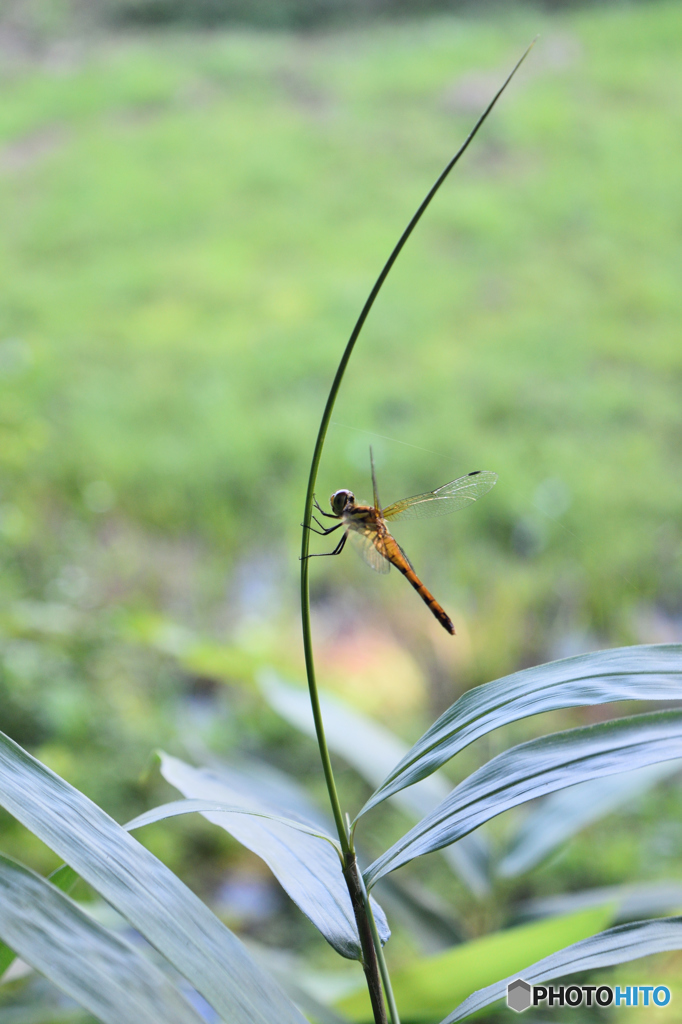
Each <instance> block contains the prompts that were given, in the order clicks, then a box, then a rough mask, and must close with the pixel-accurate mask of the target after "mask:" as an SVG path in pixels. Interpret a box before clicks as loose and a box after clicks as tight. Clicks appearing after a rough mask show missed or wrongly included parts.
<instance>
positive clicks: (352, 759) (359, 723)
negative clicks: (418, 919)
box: [258, 672, 490, 896]
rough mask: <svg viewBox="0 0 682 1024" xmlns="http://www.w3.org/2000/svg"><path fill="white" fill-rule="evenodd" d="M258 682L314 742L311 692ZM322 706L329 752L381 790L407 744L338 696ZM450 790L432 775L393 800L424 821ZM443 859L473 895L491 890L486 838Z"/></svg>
mask: <svg viewBox="0 0 682 1024" xmlns="http://www.w3.org/2000/svg"><path fill="white" fill-rule="evenodd" d="M258 681H259V683H260V687H261V690H262V691H263V694H264V696H265V697H266V699H267V700H268V702H269V703H270V704H271V706H272V707H273V708H274V709H275V711H277V712H278V713H279V714H280V715H281V716H282V718H284V719H285V720H286V721H287V722H289V723H290V725H293V726H294V728H296V729H300V731H301V732H303V733H306V734H307V735H308V736H311V737H312V738H313V739H314V738H315V723H314V721H313V715H312V711H311V709H310V699H309V697H308V693H307V691H306V690H303V689H301V688H299V687H295V686H290V685H288V684H287V683H284V682H282V680H281V679H279V678H278V677H277V676H276V675H275V674H274V672H267V673H266V672H263V673H261V674H260V675H259V677H258ZM320 707H321V709H322V716H323V718H324V728H325V735H326V738H327V744H328V746H329V749H330V750H332V751H333V752H334V753H335V754H339V755H340V756H341V757H342V758H343V759H344V760H345V761H347V762H348V764H350V765H352V766H353V768H355V770H356V771H357V772H358V773H359V774H360V775H361V776H362V777H363V778H364V779H365V780H366V781H367V782H369V784H370V785H371V786H376V785H377V783H379V782H380V781H381V780H382V779H383V778H384V776H385V775H386V772H387V771H389V769H390V768H392V767H393V765H395V764H396V763H397V762H398V761H399V760H400V759H401V758H402V757H404V756H405V754H406V752H407V744H406V743H403V742H402V740H399V739H398V737H397V736H395V735H394V734H393V733H392V732H390V731H389V730H388V729H386V728H385V727H384V726H382V725H379V724H378V723H377V722H374V721H373V720H372V719H371V718H368V717H367V716H366V715H363V714H361V713H360V712H359V711H356V710H355V709H354V708H351V707H349V706H348V705H347V704H345V703H344V702H343V701H341V700H339V698H338V697H331V696H329V694H325V693H322V694H320ZM451 788H452V783H451V782H450V781H449V779H447V778H445V776H442V775H433V776H432V777H431V778H429V779H425V780H424V781H423V782H421V783H420V784H419V785H418V786H413V787H412V788H411V789H410V790H409V792H406V793H397V794H396V795H395V796H394V797H393V801H394V803H395V804H396V806H398V807H399V808H400V809H401V810H402V811H403V813H405V814H406V815H407V816H408V817H410V818H412V819H415V818H416V819H417V820H419V818H421V817H423V816H424V815H425V814H428V812H429V811H431V810H432V809H433V808H434V807H437V806H438V804H439V803H441V801H442V800H444V799H445V798H446V796H447V795H448V793H449V792H450V789H451ZM444 855H445V857H446V858H447V860H448V862H449V863H450V865H451V867H453V868H454V870H455V871H456V872H457V874H458V875H459V876H460V877H461V879H462V880H463V881H464V882H465V883H466V884H467V885H468V886H469V888H470V889H471V891H472V892H474V893H475V894H476V895H478V896H483V895H484V894H485V893H487V892H488V891H489V888H490V885H489V881H488V875H487V870H488V853H487V849H486V846H485V844H484V842H483V840H482V839H481V838H479V837H478V836H471V837H470V838H469V839H468V840H465V841H464V842H461V843H458V845H457V846H455V847H452V849H449V850H446V851H444Z"/></svg>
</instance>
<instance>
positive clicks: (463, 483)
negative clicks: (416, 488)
mask: <svg viewBox="0 0 682 1024" xmlns="http://www.w3.org/2000/svg"><path fill="white" fill-rule="evenodd" d="M496 483H497V473H491V472H489V471H488V470H487V469H483V470H477V471H476V472H474V473H469V474H467V476H461V477H460V478H459V479H458V480H451V481H450V483H449V484H443V486H442V487H437V488H436V490H435V491H427V492H426V494H415V495H413V496H412V497H411V498H403V500H402V501H396V502H394V503H393V505H389V506H388V508H385V509H383V510H382V513H381V514H382V516H383V518H384V519H428V518H430V517H431V516H444V515H447V514H448V513H449V512H456V511H457V510H458V509H460V508H464V507H465V506H466V505H470V504H471V503H472V501H476V500H477V498H480V497H481V496H482V495H483V494H486V493H487V492H488V491H489V490H490V488H491V487H494V486H495V484H496Z"/></svg>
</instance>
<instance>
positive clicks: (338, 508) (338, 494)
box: [329, 490, 355, 516]
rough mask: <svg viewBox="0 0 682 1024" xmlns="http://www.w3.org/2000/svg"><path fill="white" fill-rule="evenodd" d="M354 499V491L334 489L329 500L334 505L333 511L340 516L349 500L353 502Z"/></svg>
mask: <svg viewBox="0 0 682 1024" xmlns="http://www.w3.org/2000/svg"><path fill="white" fill-rule="evenodd" d="M354 500H355V498H354V495H353V492H352V491H345V490H344V491H334V493H333V494H332V496H331V498H330V499H329V502H330V504H331V507H332V512H334V513H335V514H336V515H337V516H340V515H341V513H342V512H343V510H344V508H345V507H346V505H347V504H348V502H349V501H350V502H353V501H354Z"/></svg>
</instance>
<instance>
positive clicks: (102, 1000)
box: [0, 856, 203, 1024]
mask: <svg viewBox="0 0 682 1024" xmlns="http://www.w3.org/2000/svg"><path fill="white" fill-rule="evenodd" d="M0 935H1V936H2V938H3V939H4V940H5V941H6V942H7V943H9V944H11V946H12V948H13V949H15V950H16V951H17V953H18V954H19V956H21V958H22V959H23V960H25V961H26V963H28V964H31V966H32V967H34V968H35V969H36V970H37V971H40V973H41V974H43V975H45V977H46V978H49V979H50V981H52V982H54V984H55V985H57V986H58V987H59V988H60V989H62V991H63V992H66V993H67V994H68V995H70V996H71V997H72V998H73V999H75V1000H76V1002H78V1003H80V1005H81V1006H84V1007H85V1009H87V1010H89V1011H90V1013H92V1014H94V1015H95V1016H96V1017H97V1018H98V1019H99V1020H101V1021H103V1022H104V1024H121V1021H135V1024H159V1021H163V1022H164V1024H203V1018H202V1017H201V1016H200V1015H199V1014H198V1013H197V1012H196V1010H194V1009H193V1008H192V1006H190V1004H189V1003H188V1002H187V1000H186V999H185V997H184V996H183V995H181V993H180V992H179V991H178V989H176V988H175V986H174V985H173V984H172V982H171V981H170V980H169V979H168V978H167V977H166V976H165V975H164V974H163V973H162V972H161V971H160V970H159V969H158V967H155V966H154V964H152V963H151V962H150V961H149V960H148V959H147V958H146V957H144V956H142V954H140V953H139V952H138V951H137V950H136V949H134V948H133V947H132V946H130V945H129V944H128V943H127V942H124V941H123V939H121V938H119V937H118V936H117V935H114V934H113V933H112V932H110V931H108V930H107V929H106V928H103V927H102V926H101V925H99V924H97V922H96V921H94V920H93V919H92V918H91V917H90V916H89V915H88V914H86V913H84V912H83V911H82V910H81V909H80V907H79V906H78V905H77V904H76V903H74V902H73V900H71V899H69V897H68V896H65V895H64V894H63V893H61V892H60V891H59V889H57V888H56V887H55V886H54V885H51V884H50V883H49V882H47V881H46V880H45V879H44V878H41V877H40V875H36V874H35V873H34V872H33V871H29V870H28V868H25V867H23V866H22V865H20V864H17V863H16V862H14V861H11V860H9V859H8V858H7V857H2V856H0Z"/></svg>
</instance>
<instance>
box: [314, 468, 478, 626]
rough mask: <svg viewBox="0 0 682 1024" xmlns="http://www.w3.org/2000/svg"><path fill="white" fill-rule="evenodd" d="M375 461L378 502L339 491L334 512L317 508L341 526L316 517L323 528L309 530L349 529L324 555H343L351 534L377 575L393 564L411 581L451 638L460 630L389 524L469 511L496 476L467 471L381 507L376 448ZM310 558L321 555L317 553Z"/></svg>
mask: <svg viewBox="0 0 682 1024" xmlns="http://www.w3.org/2000/svg"><path fill="white" fill-rule="evenodd" d="M370 460H371V464H372V484H373V486H374V504H373V505H358V504H357V503H356V501H355V495H354V494H353V492H352V491H348V490H340V491H335V492H334V493H333V494H332V496H331V499H330V504H331V508H332V513H331V514H330V513H329V512H324V511H323V510H322V509H321V508H320V506H319V505H318V503H317V501H315V507H316V508H317V510H318V512H320V513H321V514H322V515H323V516H324V517H325V518H326V519H339V520H341V522H339V523H338V524H337V525H336V526H330V527H329V528H327V529H325V528H324V526H323V525H322V523H321V522H320V521H319V520H318V519H315V522H316V523H317V525H318V526H319V527H320V529H319V530H315V529H314V527H310V529H311V530H313V532H314V533H319V534H320V535H321V536H324V537H326V536H327V535H328V534H330V533H334V531H335V530H339V529H341V527H345V530H344V533H343V536H342V538H341V540H340V541H339V543H338V544H337V545H336V547H335V548H334V550H333V551H326V552H324V553H323V554H324V555H340V554H341V552H342V551H343V549H344V547H345V544H346V541H347V540H348V537H349V536H350V537H351V538H352V539H353V540H354V541H355V542H356V544H357V546H358V548H359V551H360V554H361V555H362V557H363V558H364V560H365V561H366V562H367V564H368V565H369V566H370V567H371V568H372V569H374V570H375V572H381V573H386V572H388V571H389V570H390V568H391V565H394V566H395V567H396V569H398V570H399V571H400V572H401V573H402V574H403V576H405V577H406V578H407V579H408V580H409V582H410V583H411V584H412V586H413V587H414V589H415V590H416V591H417V593H418V594H419V596H420V597H421V599H422V601H424V602H425V604H427V605H428V606H429V608H430V609H431V611H432V613H433V614H434V615H435V616H436V618H437V619H438V621H439V622H440V624H441V626H443V628H444V629H446V630H447V631H448V633H451V634H452V633H454V632H455V627H454V626H453V624H452V621H451V619H450V618H449V616H448V615H447V614H446V612H445V611H444V610H443V608H442V607H441V606H440V605H439V604H438V601H436V599H435V597H434V596H433V594H431V592H430V591H429V590H428V589H427V588H426V587H425V586H424V584H423V583H422V581H421V580H420V579H419V577H418V576H417V574H416V572H415V571H414V568H413V566H412V563H411V562H410V560H409V558H408V557H407V555H406V554H405V552H404V551H403V549H402V548H401V547H400V544H398V542H397V540H396V539H395V537H393V536H392V535H391V532H390V530H389V528H388V525H387V522H390V521H393V520H399V519H426V518H430V517H431V516H440V515H445V514H447V513H449V512H455V511H457V509H460V508H465V507H466V506H467V505H470V504H471V503H472V502H474V501H476V499H477V498H480V497H481V496H482V495H483V494H485V493H486V492H487V491H489V490H490V489H491V487H493V486H494V485H495V483H496V482H497V473H490V472H488V471H487V470H475V471H474V472H473V473H468V474H467V476H462V477H459V479H458V480H451V481H450V483H448V484H443V486H442V487H438V488H436V490H435V491H427V492H426V493H425V494H415V495H413V497H411V498H403V500H402V501H396V502H394V503H393V504H392V505H388V506H387V507H386V508H382V507H381V505H380V503H379V495H378V493H377V485H376V478H375V474H374V462H373V460H372V455H371V449H370ZM310 557H319V556H314V555H312V556H310Z"/></svg>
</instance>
